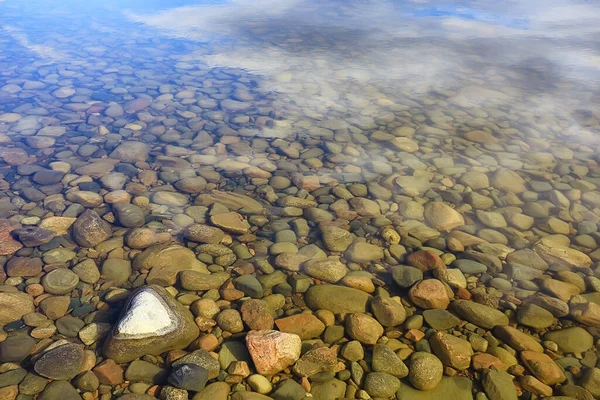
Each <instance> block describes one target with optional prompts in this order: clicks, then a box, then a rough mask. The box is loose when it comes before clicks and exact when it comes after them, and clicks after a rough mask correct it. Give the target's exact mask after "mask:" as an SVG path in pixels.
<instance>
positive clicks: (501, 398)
mask: <svg viewBox="0 0 600 400" xmlns="http://www.w3.org/2000/svg"><path fill="white" fill-rule="evenodd" d="M482 384H483V388H484V390H485V393H486V394H487V396H488V398H489V399H490V400H517V399H518V396H517V390H516V389H515V385H514V384H513V379H512V376H510V375H509V374H508V373H507V372H505V371H498V370H493V369H488V370H484V371H483V379H482Z"/></svg>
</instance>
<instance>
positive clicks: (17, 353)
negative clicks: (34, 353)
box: [0, 334, 35, 363]
mask: <svg viewBox="0 0 600 400" xmlns="http://www.w3.org/2000/svg"><path fill="white" fill-rule="evenodd" d="M33 346H35V340H33V338H31V337H29V336H27V335H25V334H16V335H14V336H9V337H8V338H7V339H6V340H5V341H4V342H2V343H0V362H15V363H19V362H21V361H23V360H24V359H25V358H26V357H27V356H28V355H29V353H31V350H32V349H33Z"/></svg>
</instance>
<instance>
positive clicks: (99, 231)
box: [73, 210, 112, 247]
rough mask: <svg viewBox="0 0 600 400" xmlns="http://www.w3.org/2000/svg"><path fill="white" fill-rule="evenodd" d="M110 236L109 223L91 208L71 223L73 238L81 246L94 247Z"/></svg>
mask: <svg viewBox="0 0 600 400" xmlns="http://www.w3.org/2000/svg"><path fill="white" fill-rule="evenodd" d="M111 236H112V230H111V226H110V224H109V223H108V222H106V221H104V220H103V219H102V218H100V216H99V215H98V214H97V213H96V212H95V211H93V210H85V211H84V212H83V214H81V215H80V216H79V218H77V221H75V223H74V224H73V238H74V239H75V241H76V242H77V243H78V244H79V245H80V246H82V247H94V246H96V245H97V244H100V243H102V242H104V241H105V240H106V239H108V238H110V237H111Z"/></svg>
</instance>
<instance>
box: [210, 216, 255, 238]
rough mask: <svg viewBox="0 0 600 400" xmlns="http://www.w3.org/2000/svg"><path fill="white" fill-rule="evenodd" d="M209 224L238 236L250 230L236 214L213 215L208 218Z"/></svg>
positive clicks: (244, 221)
mask: <svg viewBox="0 0 600 400" xmlns="http://www.w3.org/2000/svg"><path fill="white" fill-rule="evenodd" d="M210 222H211V223H212V224H213V225H216V226H217V227H219V228H221V229H223V230H224V231H226V232H231V233H234V234H238V235H243V234H245V233H247V232H248V231H249V229H250V225H249V224H248V221H246V220H245V219H244V218H243V217H242V216H241V215H240V214H238V213H236V212H228V213H223V214H217V215H213V216H211V217H210Z"/></svg>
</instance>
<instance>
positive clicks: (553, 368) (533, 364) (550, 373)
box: [521, 350, 567, 386]
mask: <svg viewBox="0 0 600 400" xmlns="http://www.w3.org/2000/svg"><path fill="white" fill-rule="evenodd" d="M521 360H522V361H523V364H525V366H526V367H527V369H528V370H529V371H530V372H531V373H532V374H533V375H534V376H535V377H536V378H538V379H539V380H540V381H541V382H542V383H544V384H546V385H549V386H553V385H556V384H557V383H561V382H564V381H565V380H566V379H567V378H566V376H565V373H564V371H563V370H562V368H561V367H560V366H559V365H558V364H556V363H555V362H554V361H553V360H552V359H551V358H550V357H549V356H548V355H547V354H543V353H536V352H534V351H528V350H525V351H523V352H521Z"/></svg>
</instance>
